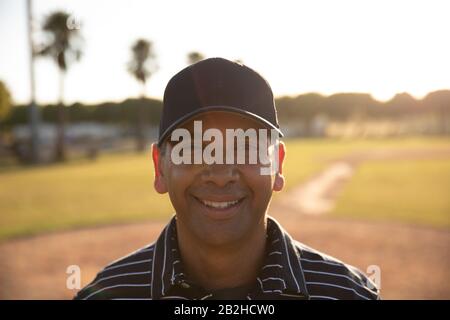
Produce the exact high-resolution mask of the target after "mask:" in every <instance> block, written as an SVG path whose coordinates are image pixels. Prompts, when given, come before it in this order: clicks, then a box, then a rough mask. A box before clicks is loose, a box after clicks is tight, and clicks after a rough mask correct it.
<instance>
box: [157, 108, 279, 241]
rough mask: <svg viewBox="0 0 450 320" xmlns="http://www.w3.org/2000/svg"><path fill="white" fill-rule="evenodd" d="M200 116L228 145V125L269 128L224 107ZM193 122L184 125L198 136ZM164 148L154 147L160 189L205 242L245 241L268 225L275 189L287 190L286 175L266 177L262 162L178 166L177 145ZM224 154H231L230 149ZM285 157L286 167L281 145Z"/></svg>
mask: <svg viewBox="0 0 450 320" xmlns="http://www.w3.org/2000/svg"><path fill="white" fill-rule="evenodd" d="M195 120H196V121H198V120H201V121H202V129H203V132H204V131H206V130H207V129H209V128H215V129H218V130H219V131H220V132H222V136H223V139H224V141H223V142H224V145H225V142H226V133H225V132H226V129H238V128H240V129H243V130H244V131H245V130H247V129H249V128H254V129H259V128H264V127H263V126H262V125H261V124H259V123H258V122H256V121H254V120H251V119H249V118H246V117H243V116H241V115H237V114H233V113H226V112H218V111H215V112H210V113H205V114H202V115H200V116H198V117H197V118H195ZM193 121H194V120H192V121H191V122H189V123H188V124H186V125H185V126H184V128H186V129H188V130H189V131H190V132H191V134H192V136H193ZM208 143H209V142H207V143H206V144H208ZM204 145H205V144H204ZM163 148H166V149H165V150H163V155H161V153H160V150H158V149H157V148H155V147H154V151H153V158H154V162H155V172H156V177H155V189H156V190H157V191H158V192H160V193H165V192H168V193H169V197H170V200H171V202H172V205H173V206H174V208H175V211H176V216H177V227H178V229H179V232H183V233H185V234H187V235H188V236H189V237H190V238H192V239H196V240H198V241H201V242H202V243H205V244H209V245H227V244H236V243H239V242H240V241H245V239H246V238H247V237H251V236H252V235H253V234H254V233H255V232H257V230H261V228H265V213H266V211H267V207H268V205H269V202H270V199H271V196H272V192H273V191H274V190H275V191H279V190H281V188H282V187H283V184H284V179H283V177H282V175H281V173H276V174H274V175H261V173H260V168H261V164H259V163H257V164H248V163H246V164H212V165H207V164H204V163H203V164H174V163H173V161H172V159H171V152H172V149H173V143H166V145H165V146H164V147H163ZM247 151H248V150H247ZM223 153H224V155H225V154H226V152H225V150H223ZM235 153H236V152H235ZM280 155H281V157H280V164H279V165H280V168H281V166H282V160H283V157H284V145H282V144H281V143H280ZM224 162H225V161H224Z"/></svg>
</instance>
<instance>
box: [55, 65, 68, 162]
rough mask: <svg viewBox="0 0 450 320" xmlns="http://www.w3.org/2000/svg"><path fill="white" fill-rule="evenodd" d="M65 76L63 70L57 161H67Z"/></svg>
mask: <svg viewBox="0 0 450 320" xmlns="http://www.w3.org/2000/svg"><path fill="white" fill-rule="evenodd" d="M64 76H65V73H64V71H63V70H60V72H59V103H58V107H57V122H58V123H57V131H56V143H55V161H65V160H66V144H65V126H66V114H65V110H64V99H63V97H64Z"/></svg>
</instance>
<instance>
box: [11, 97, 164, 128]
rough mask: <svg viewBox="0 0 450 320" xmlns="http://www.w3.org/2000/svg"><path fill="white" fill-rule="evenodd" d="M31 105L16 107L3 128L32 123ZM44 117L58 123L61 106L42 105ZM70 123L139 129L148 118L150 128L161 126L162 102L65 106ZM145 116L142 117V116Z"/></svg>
mask: <svg viewBox="0 0 450 320" xmlns="http://www.w3.org/2000/svg"><path fill="white" fill-rule="evenodd" d="M27 107H28V105H17V106H14V107H13V108H12V110H11V112H10V114H9V116H8V117H7V118H6V119H5V120H4V121H3V125H4V126H7V127H11V126H14V125H17V124H26V123H27V121H28V110H27ZM40 108H41V118H42V120H43V121H44V122H47V123H57V122H58V110H57V109H58V105H53V104H50V105H44V106H41V107H40ZM65 109H66V117H67V119H68V121H69V122H71V123H75V122H84V121H90V122H98V123H109V124H121V125H128V126H133V127H134V126H136V125H138V124H139V123H140V121H142V119H144V122H145V124H146V125H158V124H159V118H160V117H161V110H162V102H161V101H160V100H155V99H148V98H140V99H127V100H124V101H122V102H117V103H116V102H104V103H100V104H95V105H87V104H82V103H74V104H72V105H68V106H66V107H65ZM140 115H141V117H140Z"/></svg>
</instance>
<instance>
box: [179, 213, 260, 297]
mask: <svg viewBox="0 0 450 320" xmlns="http://www.w3.org/2000/svg"><path fill="white" fill-rule="evenodd" d="M266 227H267V224H266V219H262V221H261V223H260V224H259V225H257V226H256V227H255V229H254V230H252V232H249V233H248V234H247V235H246V237H245V238H244V239H242V240H240V241H239V242H236V243H232V244H225V245H209V244H205V242H204V241H201V239H198V238H196V237H194V236H191V235H190V234H189V233H188V232H185V230H184V228H183V226H181V225H180V223H179V222H178V221H177V232H178V246H179V248H180V254H181V257H182V259H183V265H184V268H185V269H186V273H187V274H188V275H189V278H190V279H191V280H192V281H194V282H195V283H197V284H199V285H201V286H202V287H203V288H204V289H206V290H216V289H224V288H233V287H238V286H242V285H246V284H249V283H251V282H253V281H254V280H255V278H256V277H257V275H258V273H259V270H260V268H261V265H262V263H263V259H264V254H265V247H266Z"/></svg>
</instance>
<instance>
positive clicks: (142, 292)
mask: <svg viewBox="0 0 450 320" xmlns="http://www.w3.org/2000/svg"><path fill="white" fill-rule="evenodd" d="M153 251H154V244H153V243H152V244H150V245H147V246H145V247H143V248H141V249H138V250H136V251H135V252H132V253H130V254H128V255H126V256H124V257H122V258H120V259H117V260H116V261H114V262H112V263H110V264H108V265H107V266H106V267H105V268H103V270H101V271H100V272H99V273H98V274H97V276H96V277H95V279H94V280H93V281H92V282H91V283H90V284H88V285H87V286H86V287H84V288H83V289H81V290H80V291H79V292H78V293H77V295H76V296H75V298H74V299H76V300H87V299H89V300H90V299H148V298H150V284H151V281H150V279H151V272H152V261H153Z"/></svg>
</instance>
